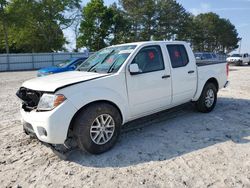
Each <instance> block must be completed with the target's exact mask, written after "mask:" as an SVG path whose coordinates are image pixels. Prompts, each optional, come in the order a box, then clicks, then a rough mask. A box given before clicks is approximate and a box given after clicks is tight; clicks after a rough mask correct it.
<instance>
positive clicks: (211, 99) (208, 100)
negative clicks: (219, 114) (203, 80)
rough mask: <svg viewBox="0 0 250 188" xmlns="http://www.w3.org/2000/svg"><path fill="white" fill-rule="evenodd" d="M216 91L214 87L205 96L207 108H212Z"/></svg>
mask: <svg viewBox="0 0 250 188" xmlns="http://www.w3.org/2000/svg"><path fill="white" fill-rule="evenodd" d="M214 99H215V97H214V91H213V90H212V89H209V90H207V95H206V98H205V105H206V107H207V108H210V107H211V106H213V104H214Z"/></svg>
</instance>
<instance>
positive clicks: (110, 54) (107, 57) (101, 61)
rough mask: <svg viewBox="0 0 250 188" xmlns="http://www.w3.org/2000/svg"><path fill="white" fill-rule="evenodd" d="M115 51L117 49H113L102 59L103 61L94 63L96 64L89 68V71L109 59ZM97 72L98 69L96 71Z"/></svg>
mask: <svg viewBox="0 0 250 188" xmlns="http://www.w3.org/2000/svg"><path fill="white" fill-rule="evenodd" d="M114 51H115V49H114V50H111V52H110V53H108V54H107V56H106V57H105V58H104V59H103V60H102V61H101V62H97V63H96V64H94V65H92V66H91V67H90V68H89V69H88V70H87V72H90V71H91V70H92V69H93V68H94V67H95V66H96V65H98V64H100V63H101V64H102V63H103V62H104V61H106V60H107V59H108V57H109V56H110V55H111V54H112V53H113V52H114ZM95 72H96V71H95Z"/></svg>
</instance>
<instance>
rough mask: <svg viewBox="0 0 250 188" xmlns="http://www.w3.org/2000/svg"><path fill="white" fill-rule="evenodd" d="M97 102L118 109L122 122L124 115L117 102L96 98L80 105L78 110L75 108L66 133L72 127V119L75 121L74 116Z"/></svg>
mask: <svg viewBox="0 0 250 188" xmlns="http://www.w3.org/2000/svg"><path fill="white" fill-rule="evenodd" d="M97 103H107V104H110V105H112V106H113V107H115V108H116V109H117V110H118V112H119V114H120V116H121V119H122V122H123V120H124V116H123V114H122V111H121V109H120V108H119V107H118V105H117V104H115V103H114V102H112V101H109V100H96V101H92V102H89V103H87V104H85V105H84V106H82V107H81V108H80V109H79V110H77V112H76V113H75V114H74V116H73V117H72V119H71V121H70V124H69V129H68V133H69V130H72V129H73V126H74V121H75V118H76V117H77V115H78V114H79V113H80V112H81V111H82V110H84V109H86V108H87V107H88V106H91V105H93V104H97Z"/></svg>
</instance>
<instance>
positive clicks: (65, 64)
mask: <svg viewBox="0 0 250 188" xmlns="http://www.w3.org/2000/svg"><path fill="white" fill-rule="evenodd" d="M73 61H74V59H70V60H66V61H63V62H61V63H59V64H57V65H56V66H57V67H62V68H63V67H67V66H68V65H70V64H71V63H73Z"/></svg>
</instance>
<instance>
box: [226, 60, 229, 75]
mask: <svg viewBox="0 0 250 188" xmlns="http://www.w3.org/2000/svg"><path fill="white" fill-rule="evenodd" d="M226 66H227V78H228V76H229V64H228V63H227V65H226Z"/></svg>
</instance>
